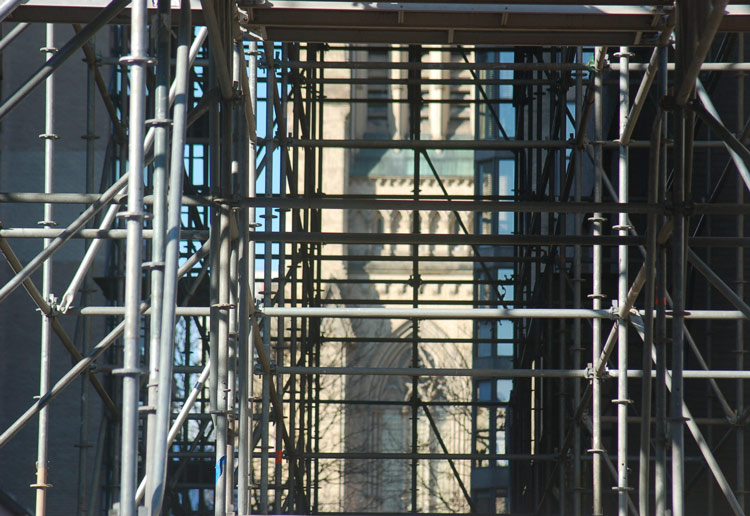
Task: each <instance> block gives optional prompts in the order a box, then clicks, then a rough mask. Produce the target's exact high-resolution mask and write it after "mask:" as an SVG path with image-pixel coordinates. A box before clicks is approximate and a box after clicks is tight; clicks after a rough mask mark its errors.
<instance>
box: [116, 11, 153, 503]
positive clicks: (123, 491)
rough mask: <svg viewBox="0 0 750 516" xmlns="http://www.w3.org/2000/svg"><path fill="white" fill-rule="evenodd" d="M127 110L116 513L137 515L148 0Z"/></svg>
mask: <svg viewBox="0 0 750 516" xmlns="http://www.w3.org/2000/svg"><path fill="white" fill-rule="evenodd" d="M130 34H131V36H130V56H128V57H127V58H126V59H125V63H126V64H129V65H130V113H129V122H128V124H129V131H128V133H129V134H128V137H129V140H128V171H129V175H130V177H129V180H128V211H127V212H126V214H125V215H124V216H125V219H126V221H127V230H128V238H127V250H126V261H125V321H124V323H125V326H124V335H123V350H124V355H123V362H122V369H120V370H119V371H116V372H118V373H119V374H121V375H122V377H123V379H122V439H121V440H122V446H121V461H122V465H121V467H120V470H121V471H120V514H121V516H135V515H136V506H135V492H136V482H137V478H136V476H137V465H138V455H139V453H138V405H139V403H138V397H139V396H138V393H139V388H140V385H139V384H140V375H141V370H140V359H139V357H140V345H141V314H140V305H141V262H142V259H141V256H142V255H141V251H142V247H143V240H142V238H141V234H142V232H143V218H144V214H143V166H144V156H143V154H144V149H143V138H144V132H145V130H144V128H145V125H144V123H145V118H146V99H145V97H146V66H147V65H148V57H147V55H146V51H147V46H146V1H145V0H137V1H135V2H133V4H132V7H131V33H130Z"/></svg>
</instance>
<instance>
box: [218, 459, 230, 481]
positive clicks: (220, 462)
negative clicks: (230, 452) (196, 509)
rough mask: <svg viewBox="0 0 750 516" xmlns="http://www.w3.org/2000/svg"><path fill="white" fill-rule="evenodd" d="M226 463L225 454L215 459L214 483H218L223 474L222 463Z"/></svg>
mask: <svg viewBox="0 0 750 516" xmlns="http://www.w3.org/2000/svg"><path fill="white" fill-rule="evenodd" d="M226 463H227V457H226V455H225V456H223V457H222V458H220V459H219V460H218V461H216V483H217V484H218V483H219V479H220V478H221V476H222V475H223V474H224V465H225V464H226Z"/></svg>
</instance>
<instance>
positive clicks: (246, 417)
mask: <svg viewBox="0 0 750 516" xmlns="http://www.w3.org/2000/svg"><path fill="white" fill-rule="evenodd" d="M241 50H242V48H241V47H240V48H239V51H241ZM248 51H249V57H250V62H249V63H246V62H245V57H244V55H242V56H241V57H242V61H241V64H242V68H243V69H242V70H241V71H240V74H241V77H242V81H243V83H242V89H243V92H242V93H243V103H244V107H245V116H241V117H240V128H241V129H240V131H239V133H240V140H239V145H240V149H241V150H242V149H244V152H243V154H242V161H241V163H240V184H241V193H242V195H243V197H247V198H252V197H255V139H256V135H255V123H256V122H255V114H256V113H257V111H256V103H255V100H256V94H255V83H256V75H255V74H256V70H255V64H256V60H257V56H256V52H257V44H256V43H255V42H252V43H250V46H249V49H248ZM245 68H247V69H245ZM248 76H249V77H248ZM254 221H255V208H243V209H241V210H240V217H239V225H240V232H241V240H240V245H241V247H240V265H239V267H240V292H239V307H238V308H239V318H240V321H239V356H238V358H239V380H240V381H239V400H240V414H239V415H240V424H239V465H238V468H237V511H238V513H239V514H243V515H244V514H249V513H250V473H251V472H250V468H251V462H250V461H251V454H252V450H251V444H252V443H251V440H252V427H251V423H252V420H251V418H252V414H253V410H252V405H251V400H250V396H251V394H252V392H253V391H252V385H251V383H252V378H253V375H252V364H253V360H252V350H253V349H254V348H253V346H252V339H253V332H252V328H251V325H250V311H251V303H252V302H253V299H254V296H253V292H254V282H255V245H254V243H253V242H251V241H250V223H251V222H254Z"/></svg>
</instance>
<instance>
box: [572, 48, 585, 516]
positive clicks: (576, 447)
mask: <svg viewBox="0 0 750 516" xmlns="http://www.w3.org/2000/svg"><path fill="white" fill-rule="evenodd" d="M582 61H583V49H582V48H581V47H578V48H577V49H576V62H577V63H581V62H582ZM575 91H576V119H577V120H576V127H579V126H580V123H581V120H580V117H581V116H582V111H583V74H581V73H578V74H576V90H575ZM574 152H575V154H574V158H573V159H574V164H575V185H576V186H575V201H576V202H581V190H582V188H583V171H582V167H581V159H583V152H582V151H581V148H580V147H576V148H575V151H574ZM582 227H583V215H582V214H580V213H576V214H575V228H576V230H575V231H576V235H581V234H582V233H581V228H582ZM573 253H574V255H573V276H574V278H573V281H574V283H573V306H574V308H582V307H583V305H582V303H581V280H582V278H581V246H580V245H577V246H575V247H574V248H573ZM581 356H582V340H581V320H580V319H574V320H573V368H575V369H580V368H581ZM573 400H574V406H578V404H579V403H580V400H581V380H579V379H575V380H573ZM582 488H583V486H582V484H581V426H580V425H579V424H578V422H574V426H573V515H574V516H581V514H582V512H581V511H582V504H581V489H582Z"/></svg>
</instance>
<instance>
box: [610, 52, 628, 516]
mask: <svg viewBox="0 0 750 516" xmlns="http://www.w3.org/2000/svg"><path fill="white" fill-rule="evenodd" d="M619 58H620V80H619V83H620V116H619V121H620V138H621V139H622V138H623V136H624V131H625V127H626V124H627V121H628V109H629V103H630V88H629V84H628V81H629V72H628V65H629V63H630V53H629V50H628V47H620V52H619ZM618 158H619V159H618V171H619V177H618V182H619V188H618V192H617V194H618V196H617V198H618V201H619V202H620V203H622V204H626V203H627V202H628V181H629V174H628V147H627V146H626V145H625V144H624V143H623V144H621V145H620V149H619V157H618ZM629 226H630V224H629V220H628V216H627V214H625V213H621V214H620V215H619V218H618V221H617V231H618V234H620V235H621V236H625V235H627V234H628V232H629V231H628V230H629ZM617 261H618V277H617V302H618V306H621V305H624V304H625V303H627V298H628V246H619V247H618V260H617ZM617 367H618V372H619V376H618V377H617V399H616V400H615V401H614V403H615V404H616V405H617V509H618V514H619V515H620V516H627V514H628V491H629V490H630V488H629V487H628V424H627V419H628V405H629V404H630V403H631V401H630V400H629V399H628V378H627V375H626V374H624V373H625V371H627V368H628V323H627V320H626V319H619V320H618V321H617Z"/></svg>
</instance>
